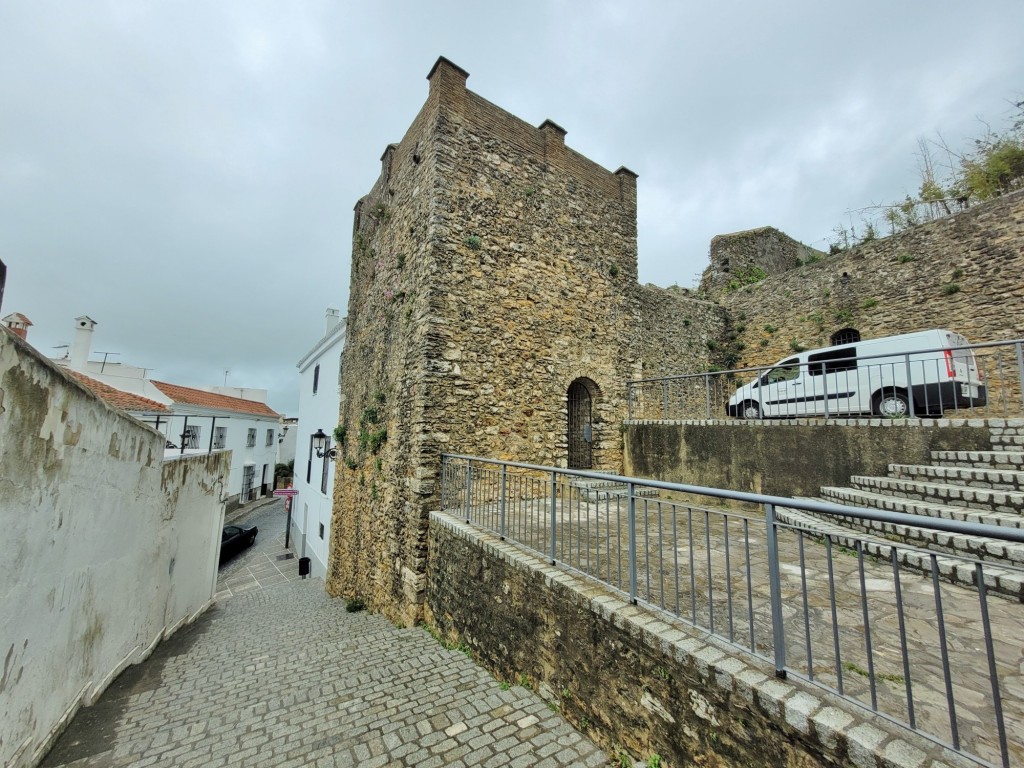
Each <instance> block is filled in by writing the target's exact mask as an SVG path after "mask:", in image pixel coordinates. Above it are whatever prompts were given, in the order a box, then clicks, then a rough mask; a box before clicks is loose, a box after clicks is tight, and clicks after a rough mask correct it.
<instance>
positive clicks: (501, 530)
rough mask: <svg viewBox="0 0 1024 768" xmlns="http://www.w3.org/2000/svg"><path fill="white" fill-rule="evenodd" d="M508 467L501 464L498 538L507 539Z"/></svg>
mask: <svg viewBox="0 0 1024 768" xmlns="http://www.w3.org/2000/svg"><path fill="white" fill-rule="evenodd" d="M507 472H508V467H507V466H505V465H504V464H502V465H501V486H500V490H499V492H498V499H499V501H498V538H499V539H501V540H502V541H504V540H505V475H506V473H507Z"/></svg>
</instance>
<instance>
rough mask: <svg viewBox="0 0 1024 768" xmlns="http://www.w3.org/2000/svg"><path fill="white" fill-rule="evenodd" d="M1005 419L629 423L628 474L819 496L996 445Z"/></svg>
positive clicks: (625, 435)
mask: <svg viewBox="0 0 1024 768" xmlns="http://www.w3.org/2000/svg"><path fill="white" fill-rule="evenodd" d="M1018 422H1019V420H1014V421H1007V420H1002V419H989V420H984V419H900V420H892V419H829V420H819V419H783V420H778V421H754V422H751V421H739V420H728V421H695V420H694V421H630V422H627V424H626V428H625V432H624V439H625V466H624V470H623V474H625V475H627V476H630V477H647V478H654V479H657V480H664V481H666V482H672V483H687V484H691V485H703V486H710V487H714V488H726V489H730V490H735V491H752V492H754V493H765V494H771V495H776V496H817V495H818V490H819V489H820V488H821V487H822V486H836V485H838V486H845V485H847V484H848V482H849V479H850V477H851V476H852V475H884V474H885V472H886V467H887V465H888V464H890V463H896V462H898V463H901V464H928V463H929V462H930V458H931V451H979V450H992V432H993V430H1003V432H1000V433H999V434H1004V433H1005V431H1006V430H1007V425H1011V428H1013V429H1016V427H1012V425H1014V424H1017V423H1018Z"/></svg>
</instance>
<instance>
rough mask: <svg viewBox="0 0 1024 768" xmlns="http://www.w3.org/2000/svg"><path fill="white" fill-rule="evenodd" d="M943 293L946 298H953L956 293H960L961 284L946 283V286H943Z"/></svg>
mask: <svg viewBox="0 0 1024 768" xmlns="http://www.w3.org/2000/svg"><path fill="white" fill-rule="evenodd" d="M942 292H943V293H944V294H945V295H946V296H952V295H953V294H954V293H960V284H959V283H946V284H945V285H944V286H942Z"/></svg>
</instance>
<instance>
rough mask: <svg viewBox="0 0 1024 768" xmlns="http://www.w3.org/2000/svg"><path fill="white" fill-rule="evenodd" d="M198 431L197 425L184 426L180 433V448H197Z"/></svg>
mask: <svg viewBox="0 0 1024 768" xmlns="http://www.w3.org/2000/svg"><path fill="white" fill-rule="evenodd" d="M199 435H200V429H199V425H198V424H186V425H185V429H184V430H183V431H182V433H181V442H182V446H183V447H185V448H198V447H199Z"/></svg>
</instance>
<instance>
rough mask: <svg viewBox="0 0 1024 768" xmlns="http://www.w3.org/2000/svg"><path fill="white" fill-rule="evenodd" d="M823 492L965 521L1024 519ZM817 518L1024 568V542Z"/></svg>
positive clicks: (1010, 524) (854, 502) (1014, 524)
mask: <svg viewBox="0 0 1024 768" xmlns="http://www.w3.org/2000/svg"><path fill="white" fill-rule="evenodd" d="M844 491H845V492H844ZM822 492H823V493H822V496H823V497H824V498H825V499H826V500H827V501H832V502H835V503H837V504H849V505H850V506H858V507H870V508H873V509H884V510H888V511H890V512H903V513H905V514H911V515H920V516H922V517H936V518H945V519H947V520H959V521H961V522H966V523H985V524H988V525H999V526H1005V527H1007V528H1017V529H1019V528H1020V527H1021V525H1022V522H1024V518H1021V517H1020V516H1019V515H1006V514H1000V513H987V512H979V511H975V510H969V509H965V508H963V507H940V506H938V505H923V504H921V503H920V502H918V503H917V504H916V505H914V504H908V505H901V504H900V503H899V502H900V500H899V499H892V498H891V497H888V496H885V495H883V494H864V493H860V494H857V493H856V492H849V489H843V488H823V489H822ZM826 492H827V493H826ZM901 506H902V508H901ZM815 517H818V518H819V519H823V520H828V521H836V524H838V525H842V526H845V527H846V528H847V529H855V530H859V531H864V532H867V533H870V534H873V535H875V536H878V537H884V538H887V539H890V540H893V541H898V542H901V543H904V544H909V545H911V546H915V547H921V548H924V549H929V550H934V551H936V552H943V553H945V554H948V555H959V556H961V557H973V558H976V559H978V560H985V561H988V562H1000V561H1002V562H1005V563H1007V564H1008V565H1014V566H1018V567H1024V544H1017V543H1015V542H1009V541H1000V540H998V539H990V538H987V537H983V536H964V535H962V534H955V533H948V532H946V531H932V530H927V529H924V528H916V527H912V526H906V525H895V524H892V523H883V522H880V521H877V520H861V519H857V518H852V517H830V516H827V515H815Z"/></svg>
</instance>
